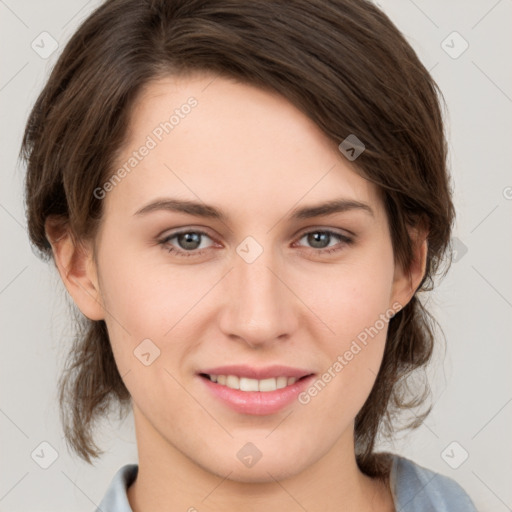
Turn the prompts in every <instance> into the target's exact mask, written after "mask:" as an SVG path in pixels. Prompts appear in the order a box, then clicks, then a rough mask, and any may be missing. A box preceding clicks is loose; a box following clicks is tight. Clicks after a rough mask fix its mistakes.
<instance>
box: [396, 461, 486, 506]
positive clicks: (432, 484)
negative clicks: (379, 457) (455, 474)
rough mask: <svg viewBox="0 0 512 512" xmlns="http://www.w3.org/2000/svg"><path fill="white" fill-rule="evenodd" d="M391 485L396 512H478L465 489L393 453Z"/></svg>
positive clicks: (446, 477)
mask: <svg viewBox="0 0 512 512" xmlns="http://www.w3.org/2000/svg"><path fill="white" fill-rule="evenodd" d="M392 457H393V462H392V466H391V473H390V485H391V490H392V493H393V498H394V500H395V506H396V509H397V511H402V512H408V511H414V512H423V511H425V512H427V511H428V512H431V511H435V512H459V511H461V512H477V510H476V508H475V505H474V504H473V502H472V501H471V498H470V497H469V495H468V494H467V493H466V491H464V489H463V488H462V487H461V486H460V485H459V484H458V483H457V482H456V481H455V480H453V479H452V478H450V477H448V476H445V475H441V474H440V473H436V472H434V471H431V470H430V469H427V468H425V467H423V466H420V465H419V464H416V463H415V462H413V461H412V460H410V459H407V458H405V457H402V456H400V455H396V454H392Z"/></svg>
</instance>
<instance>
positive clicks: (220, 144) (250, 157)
mask: <svg viewBox="0 0 512 512" xmlns="http://www.w3.org/2000/svg"><path fill="white" fill-rule="evenodd" d="M144 147H146V148H149V149H146V150H144V151H142V150H143V148H144ZM141 152H144V153H145V156H143V157H140V154H139V155H136V156H134V154H137V153H141ZM130 163H131V164H133V166H132V165H130ZM127 164H128V165H127ZM116 167H117V168H121V167H124V168H126V169H128V170H129V171H128V172H127V173H125V174H126V177H125V178H123V180H122V181H121V182H120V183H119V184H118V185H116V187H115V189H114V190H113V192H110V193H109V195H108V196H109V197H108V201H107V202H112V201H117V202H119V201H122V202H124V203H125V204H128V203H129V207H130V209H131V213H132V214H133V213H134V212H135V209H134V208H135V206H137V207H138V208H140V207H141V206H142V205H143V203H145V202H147V201H149V200H150V199H154V198H156V197H157V196H165V195H170V196H177V195H178V196H181V197H182V198H184V199H190V200H195V201H198V200H199V201H204V202H206V203H208V204H217V205H222V209H223V210H225V211H228V210H229V209H230V206H231V207H232V210H233V211H237V210H238V211H243V210H247V209H248V208H250V207H252V209H253V210H254V213H257V212H259V214H260V215H261V214H262V211H263V210H269V209H271V210H277V209H279V210H280V211H281V210H282V212H284V211H285V210H287V209H290V208H292V207H293V206H294V205H299V204H301V203H304V204H313V203H315V202H318V201H320V200H326V199H336V198H345V199H349V200H358V201H364V202H367V203H371V204H374V205H375V207H376V208H377V209H378V206H379V205H378V204H377V203H379V197H378V194H377V189H376V187H375V186H374V185H373V184H371V183H370V182H368V181H367V180H365V179H363V178H362V177H361V176H360V175H359V174H358V173H357V172H355V168H354V165H353V164H352V163H351V162H349V161H348V160H346V159H345V158H344V156H343V155H342V154H341V153H340V152H339V150H338V147H337V143H336V142H335V141H332V140H331V139H329V138H328V137H327V136H326V135H325V134H324V133H323V132H322V131H321V130H320V129H319V128H318V126H317V125H316V124H315V123H314V122H313V121H312V120H311V119H310V118H308V117H307V116H306V115H305V114H303V113H302V112H301V111H299V110H298V109H297V108H296V107H295V106H294V105H292V104H291V103H290V102H289V101H288V100H287V99H285V98H284V97H283V96H281V95H279V94H277V93H276V92H271V91H267V90H264V89H261V88H258V87H255V86H253V85H248V84H243V83H238V82H236V81H235V80H231V79H228V78H226V77H220V76H215V75H211V74H205V73H203V74H201V73H196V74H189V75H185V76H166V77H162V78H159V79H158V80H155V81H153V82H151V83H149V84H147V85H146V86H145V88H144V89H143V90H142V91H141V94H140V95H139V96H138V98H137V100H136V102H135V103H134V105H133V110H132V113H131V118H130V123H129V127H128V130H127V137H126V141H125V144H124V145H123V147H122V149H121V151H120V153H119V154H118V157H117V160H116ZM226 203H228V204H226ZM258 206H259V208H258ZM274 213H275V212H274Z"/></svg>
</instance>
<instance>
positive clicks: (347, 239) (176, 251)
mask: <svg viewBox="0 0 512 512" xmlns="http://www.w3.org/2000/svg"><path fill="white" fill-rule="evenodd" d="M187 233H194V234H197V235H204V236H206V237H208V238H210V239H211V237H210V236H209V235H208V233H205V232H204V231H201V230H191V229H188V230H183V231H178V232H176V233H172V234H170V235H168V236H166V237H165V238H163V239H162V240H159V241H158V243H159V244H160V245H161V246H162V247H164V248H165V249H166V250H167V252H169V253H174V254H175V255H176V256H179V257H185V258H189V257H191V256H200V255H202V254H203V253H204V252H205V251H207V250H208V249H201V250H197V249H194V250H192V251H184V250H182V249H176V248H175V247H169V246H168V244H169V241H170V240H172V239H173V238H176V237H178V236H180V235H184V234H187ZM313 233H322V234H328V235H331V236H334V237H336V238H339V239H340V241H341V242H342V243H343V244H346V245H351V244H353V243H354V240H353V239H352V238H350V237H348V236H345V235H342V234H341V233H337V232H336V231H331V230H329V229H316V230H312V231H306V232H304V233H302V234H301V235H300V236H299V238H298V240H300V239H302V238H304V237H305V236H306V235H310V234H313ZM342 249H343V247H336V246H335V247H334V248H333V247H330V248H327V247H326V248H324V249H314V248H310V250H311V251H312V252H313V253H316V254H321V255H327V254H332V253H335V252H338V251H340V250H342Z"/></svg>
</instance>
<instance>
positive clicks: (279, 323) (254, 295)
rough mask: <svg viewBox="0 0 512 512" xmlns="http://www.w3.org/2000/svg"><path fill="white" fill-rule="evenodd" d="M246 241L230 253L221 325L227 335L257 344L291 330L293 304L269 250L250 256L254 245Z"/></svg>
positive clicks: (253, 253)
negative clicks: (235, 251) (231, 258)
mask: <svg viewBox="0 0 512 512" xmlns="http://www.w3.org/2000/svg"><path fill="white" fill-rule="evenodd" d="M251 243H253V245H252V246H251ZM248 244H249V245H244V243H242V244H240V246H239V247H238V248H237V253H238V254H237V255H235V256H234V268H233V270H232V271H231V272H230V273H229V276H228V280H227V283H228V284H227V285H228V287H229V291H228V296H229V297H230V300H229V304H228V306H227V308H226V311H225V312H224V316H223V317H222V318H223V322H222V328H223V330H224V332H225V334H227V335H231V336H233V335H234V336H237V337H240V338H243V339H244V340H245V341H246V342H247V343H249V344H251V345H257V344H263V343H269V342H272V341H274V340H276V339H277V338H278V337H281V336H283V335H286V334H290V333H291V331H292V329H293V328H294V326H293V322H294V314H293V308H294V305H293V300H292V299H293V294H291V292H290V291H289V290H288V288H287V287H286V286H285V285H284V283H283V282H282V281H281V279H282V277H281V276H280V275H279V274H280V272H279V268H280V265H279V264H278V261H277V260H278V258H276V257H275V254H274V253H273V251H272V250H271V249H265V250H261V251H259V255H257V256H256V257H255V259H253V258H254V256H255V252H254V251H255V250H256V249H257V248H256V247H255V245H254V242H252V241H249V242H248ZM244 249H246V251H245V252H244ZM247 249H248V250H247ZM262 249H263V248H262ZM249 256H250V257H249ZM278 276H279V277H278Z"/></svg>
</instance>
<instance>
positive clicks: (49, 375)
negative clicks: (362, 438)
mask: <svg viewBox="0 0 512 512" xmlns="http://www.w3.org/2000/svg"><path fill="white" fill-rule="evenodd" d="M378 3H379V5H380V6H381V7H382V8H383V9H384V11H385V12H386V13H387V14H388V15H389V16H390V18H391V19H392V20H393V21H394V22H395V23H396V25H397V26H398V28H399V29H400V30H401V31H402V32H403V33H404V34H405V36H406V37H407V39H408V40H409V42H410V43H411V45H412V46H413V47H414V48H415V50H416V51H417V52H418V55H419V56H420V58H421V59H422V61H423V63H424V64H425V66H426V67H427V69H429V70H431V72H432V74H433V76H434V78H435V79H436V81H437V82H438V84H439V85H440V87H441V89H442V91H443V93H444V95H445V98H446V100H447V104H448V110H449V112H448V117H447V124H448V129H449V141H450V161H451V168H452V174H453V179H454V184H455V202H456V208H457V215H458V217H457V224H456V230H455V233H454V238H455V240H454V247H456V248H457V254H456V262H455V263H454V265H453V266H452V269H451V271H450V272H449V274H448V276H447V277H446V279H445V280H444V281H443V282H442V284H441V285H440V287H439V288H438V289H437V291H436V292H435V293H433V294H432V295H431V296H430V298H429V299H428V301H427V302H428V304H429V306H430V307H431V309H432V311H433V312H434V314H436V315H437V318H438V319H439V321H440V324H441V326H442V328H443V331H444V333H445V335H446V340H447V349H446V355H444V351H443V349H442V345H440V346H439V348H438V350H437V352H436V358H435V360H436V361H437V363H436V364H434V365H432V367H431V369H430V371H429V375H430V378H431V383H432V388H433V392H434V394H433V401H434V402H435V407H434V410H433V412H432V413H431V415H430V416H429V418H428V419H427V421H426V423H425V424H424V425H423V426H422V427H420V428H419V429H418V430H417V431H415V432H412V433H408V434H407V435H403V434H402V435H399V436H398V437H397V440H396V442H395V443H394V444H393V445H391V446H390V445H385V444H381V445H380V448H382V449H391V450H392V451H395V452H396V453H400V454H402V455H405V456H406V457H408V458H411V459H413V460H414V461H416V462H417V463H419V464H421V465H424V466H426V467H428V468H430V469H433V470H434V471H437V472H440V473H443V474H445V475H448V476H450V477H452V478H454V479H455V480H457V481H458V482H459V483H460V484H461V485H462V486H463V487H464V488H465V489H466V490H467V491H468V493H469V494H470V495H471V497H472V498H473V500H474V501H475V503H476V505H477V508H478V509H479V510H480V511H486V512H491V511H492V512H502V511H506V510H512V486H511V485H510V483H511V482H510V476H511V475H512V440H511V439H512V438H511V435H510V432H512V429H511V426H512V403H511V402H512V386H511V380H512V377H511V372H510V366H511V362H512V357H511V355H512V343H511V341H512V340H511V336H510V332H511V328H512V315H511V313H512V271H511V261H512V259H511V255H512V222H511V213H512V172H511V160H512V158H511V150H510V148H511V146H512V115H511V114H512V66H511V62H512V61H511V49H512V30H511V21H512V0H499V1H496V0H477V1H467V0H458V1H446V0H435V1H432V0H431V1H427V0H414V1H413V0H381V1H380V2H378ZM98 4H99V2H97V1H90V2H84V1H82V0H67V1H63V0H60V1H56V0H53V1H48V0H46V1H44V2H41V1H35V0H30V1H29V0H25V1H19V0H18V1H16V0H0V38H1V48H2V50H1V57H0V58H1V65H0V66H1V67H0V69H1V75H0V102H1V103H0V107H1V118H2V123H1V130H2V131H1V151H0V161H1V166H0V169H1V173H2V187H1V190H0V226H1V230H2V260H1V261H2V264H1V266H0V311H1V330H2V338H1V339H2V355H3V357H2V360H1V372H0V378H1V384H0V386H1V387H0V389H1V391H2V395H1V397H0V427H1V440H0V442H1V449H2V464H1V470H0V471H1V473H0V510H1V511H31V510H39V511H52V512H58V511H69V510H75V511H92V510H94V508H95V505H97V504H98V503H99V501H100V500H101V498H102V497H103V495H104V492H105V490H106V488H107V486H108V484H109V483H110V480H111V479H112V477H113V475H114V473H115V472H116V471H117V470H118V468H119V467H120V466H121V465H123V464H126V463H130V462H136V461H137V452H136V446H135V441H134V440H135V438H134V430H133V424H132V418H131V416H129V417H128V419H127V420H126V422H125V423H124V424H123V425H122V426H121V428H119V427H118V425H117V423H116V422H115V420H112V422H111V423H109V422H106V423H105V427H104V428H103V430H102V433H101V436H99V437H98V441H99V442H100V443H101V444H100V446H102V447H103V448H104V449H106V450H107V452H108V453H107V454H106V455H105V456H104V457H103V458H102V459H101V460H100V461H98V462H97V463H96V466H95V467H92V466H88V465H87V464H85V463H82V462H81V461H80V460H79V459H75V458H74V457H72V456H71V455H70V453H69V452H68V451H67V448H66V446H65V443H64V440H63V433H62V430H61V427H60V423H59V415H58V408H57V401H56V383H57V378H58V373H59V370H60V367H61V365H62V363H63V360H64V355H65V353H66V349H67V346H68V344H69V342H70V340H71V332H72V330H71V327H70V323H69V320H68V309H67V305H66V300H67V299H66V295H65V291H64V288H63V286H62V285H61V283H60V278H59V277H58V275H57V273H56V271H55V270H54V269H53V267H52V266H49V265H47V264H46V263H43V262H41V261H39V260H38V259H37V258H36V256H35V255H34V254H33V252H32V250H31V248H30V246H29V243H28V237H27V233H26V228H25V219H24V210H23V197H22V183H23V174H24V172H23V169H22V168H21V166H20V165H19V163H18V162H17V154H18V150H19V145H20V141H21V135H22V131H23V127H24V123H25V121H26V118H27V115H28V112H29V109H30V107H31V106H32V104H33V102H34V100H35V99H36V96H37V94H38V93H39V91H40V90H41V88H42V86H43V84H44V81H45V79H46V78H47V76H48V73H49V70H50V69H51V67H52V66H53V64H54V63H55V61H56V58H57V56H58V55H59V53H60V51H61V50H62V48H63V46H64V44H65V42H66V41H67V40H68V38H69V37H70V35H71V34H72V32H73V31H74V30H75V29H76V27H77V26H78V24H79V23H80V22H81V20H83V19H84V18H85V17H86V16H87V15H88V14H89V13H90V12H91V11H92V9H93V8H94V7H95V6H96V5H98ZM45 31H46V32H48V33H49V34H51V36H52V37H53V38H54V39H55V40H56V41H57V42H58V44H59V47H58V49H57V50H56V51H55V52H54V53H53V54H52V55H50V56H49V57H47V58H42V57H41V56H40V55H39V54H38V53H36V51H34V50H33V49H32V47H31V44H32V42H33V41H34V40H35V41H36V43H37V42H38V41H40V40H41V37H47V36H40V34H41V33H42V32H45ZM453 31H456V32H458V34H460V36H459V35H450V34H452V32H453ZM462 38H463V39H462ZM464 40H465V41H467V43H468V44H469V47H468V48H467V50H466V51H464V52H463V53H461V54H460V55H459V53H460V52H461V50H463V49H464V45H465V43H464ZM443 41H445V42H444V43H443ZM46 43H48V44H45V48H47V49H48V48H51V47H50V45H49V39H47V40H46ZM39 45H40V46H42V43H39ZM450 54H451V55H450ZM455 57H456V58H455ZM42 442H46V443H49V444H50V445H51V446H52V447H53V449H54V450H55V451H56V453H57V454H58V456H57V458H56V460H55V461H54V462H53V463H52V464H51V465H50V466H49V467H48V468H47V469H43V468H42V467H40V464H43V465H44V464H49V463H50V462H52V458H51V455H52V451H51V448H49V447H48V446H47V445H43V446H41V445H40V444H41V443H42ZM31 454H33V455H31ZM37 454H39V457H38V456H37ZM466 456H467V459H466V460H464V459H465V457H466ZM36 461H37V462H36ZM293 506H296V505H292V504H290V507H293ZM290 510H292V508H290Z"/></svg>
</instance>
